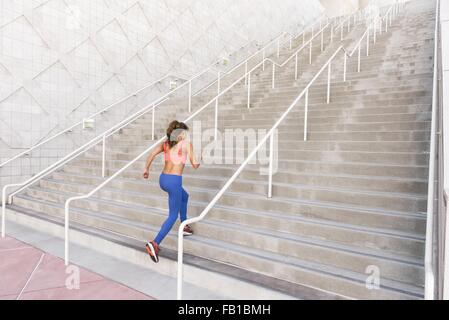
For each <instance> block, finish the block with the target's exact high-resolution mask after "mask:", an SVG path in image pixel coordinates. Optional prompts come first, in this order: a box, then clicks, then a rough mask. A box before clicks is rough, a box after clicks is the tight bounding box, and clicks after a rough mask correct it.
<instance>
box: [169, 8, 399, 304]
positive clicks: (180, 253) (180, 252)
mask: <svg viewBox="0 0 449 320" xmlns="http://www.w3.org/2000/svg"><path fill="white" fill-rule="evenodd" d="M393 6H397V4H395V5H393ZM364 36H365V35H364ZM360 43H361V42H359V44H360ZM340 52H343V53H344V56H345V57H346V56H347V52H346V50H344V47H343V46H340V47H339V48H338V49H337V50H336V51H335V53H334V54H333V55H332V56H331V57H330V58H329V60H328V61H327V62H326V63H325V64H324V65H323V66H322V67H321V69H320V70H319V71H318V72H317V74H316V75H315V76H314V77H313V79H312V80H311V81H310V82H309V84H308V85H307V86H306V87H305V88H304V90H303V91H302V92H301V93H300V94H299V96H298V97H297V98H296V99H295V100H294V101H293V103H292V104H291V105H290V106H289V107H288V109H287V110H286V111H285V112H284V113H283V115H282V116H281V117H280V118H279V120H278V121H277V122H276V123H275V124H274V126H273V127H272V128H271V129H270V131H269V132H268V133H267V134H266V135H265V136H264V137H263V138H262V139H261V141H260V142H259V143H258V145H257V146H256V147H255V148H254V149H253V150H252V152H251V153H250V154H249V155H248V157H247V158H246V160H245V161H243V163H242V164H241V165H240V167H239V168H238V169H237V170H236V172H235V173H234V174H233V175H232V176H231V178H229V179H228V181H227V182H226V184H225V185H224V186H223V187H222V188H221V189H220V191H218V193H217V194H216V195H215V197H214V198H213V199H212V200H211V201H210V202H209V204H208V205H207V206H206V208H205V209H204V210H203V211H202V212H201V214H200V215H199V216H198V217H195V218H191V219H188V220H185V221H184V222H182V223H181V224H180V226H179V228H178V279H177V298H178V300H180V299H182V282H183V251H184V250H183V249H184V248H183V239H184V237H183V230H184V227H185V226H186V225H190V224H193V223H196V222H199V221H201V220H203V219H204V218H205V217H206V215H207V214H208V213H209V212H210V210H211V209H212V208H213V207H214V206H215V204H216V203H217V202H218V200H220V199H221V197H222V196H223V194H224V193H225V192H226V191H227V190H228V188H229V187H230V186H231V185H232V184H233V183H234V181H235V180H236V179H237V178H238V176H239V175H240V174H241V172H242V171H243V170H244V169H245V167H246V166H247V165H248V163H249V162H250V161H251V160H252V158H253V157H254V156H255V155H256V154H257V152H258V151H259V150H260V149H261V148H262V147H263V146H264V145H265V144H266V142H267V141H268V139H270V142H269V144H270V147H269V148H270V153H269V169H268V170H269V174H268V197H269V198H271V197H272V179H273V178H272V176H273V174H272V173H273V159H274V151H273V150H274V133H275V131H276V129H277V128H278V127H279V125H280V124H281V123H282V122H283V121H284V119H285V118H286V117H287V116H288V115H289V113H290V111H291V110H292V109H293V108H295V107H296V104H297V103H298V102H299V101H300V100H301V99H302V98H303V97H304V98H305V115H307V105H308V96H309V89H310V87H311V86H312V85H313V84H314V82H315V81H316V80H317V79H318V77H319V76H320V75H321V74H322V73H323V71H324V70H325V69H326V68H328V70H329V73H330V70H331V69H330V65H331V63H332V61H333V60H334V59H335V57H336V56H337V55H338V53H340ZM345 65H346V59H345ZM328 79H330V77H328ZM345 81H346V80H345ZM328 93H329V90H328ZM306 117H307V116H306Z"/></svg>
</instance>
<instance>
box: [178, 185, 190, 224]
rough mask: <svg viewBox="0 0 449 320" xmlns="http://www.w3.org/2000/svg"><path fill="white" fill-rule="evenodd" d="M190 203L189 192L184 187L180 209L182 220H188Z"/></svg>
mask: <svg viewBox="0 0 449 320" xmlns="http://www.w3.org/2000/svg"><path fill="white" fill-rule="evenodd" d="M188 203H189V194H188V193H187V192H186V191H185V190H184V188H182V200H181V210H180V212H179V213H180V217H181V222H184V221H185V220H187V205H188Z"/></svg>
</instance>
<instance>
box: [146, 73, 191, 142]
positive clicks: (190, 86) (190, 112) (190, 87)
mask: <svg viewBox="0 0 449 320" xmlns="http://www.w3.org/2000/svg"><path fill="white" fill-rule="evenodd" d="M153 111H154V109H153ZM191 112H192V80H189V113H191ZM153 127H154V123H153ZM153 140H154V139H153Z"/></svg>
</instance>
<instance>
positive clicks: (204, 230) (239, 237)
mask: <svg viewBox="0 0 449 320" xmlns="http://www.w3.org/2000/svg"><path fill="white" fill-rule="evenodd" d="M21 203H22V206H26V204H24V203H23V202H21ZM109 205H112V204H111V203H110V204H109ZM44 207H45V211H46V212H48V211H51V210H52V209H53V208H51V207H50V206H48V205H46V206H44ZM60 208H61V209H62V206H61V207H60ZM61 209H60V210H59V214H60V216H62V213H63V211H62V210H61ZM41 210H42V209H41ZM101 212H102V213H104V212H105V211H104V210H102V211H101ZM55 213H56V212H55ZM56 214H57V213H56ZM140 216H142V213H140ZM151 216H152V218H149V217H150V215H148V214H147V215H146V217H145V219H143V221H141V220H140V219H138V218H137V217H136V216H134V219H133V220H132V221H133V222H137V223H144V224H150V225H152V226H154V227H155V228H157V227H158V226H159V225H161V224H162V223H163V222H164V220H165V217H166V213H165V212H163V211H156V212H154V211H153V212H152V214H151ZM114 217H116V218H119V219H127V218H129V217H128V216H126V215H120V216H114ZM195 232H196V234H197V235H198V236H200V237H205V238H211V239H214V240H219V241H223V242H226V243H228V242H231V243H234V244H239V245H247V244H248V243H254V244H253V245H252V246H254V247H255V248H256V249H259V250H264V251H270V252H273V253H282V254H283V255H285V256H291V257H295V258H299V259H303V260H307V261H312V262H318V263H326V264H331V265H334V266H336V267H339V268H343V269H348V270H352V271H357V272H360V273H363V272H364V271H365V269H366V266H367V265H373V264H375V265H379V266H382V267H385V269H386V270H387V271H386V272H385V273H384V277H386V278H391V279H392V280H398V281H402V282H408V283H416V282H418V283H420V284H421V285H422V279H416V278H415V276H416V274H421V276H422V273H423V272H422V266H420V265H419V262H418V261H417V260H414V259H410V258H406V257H398V256H397V255H386V254H385V251H384V252H380V251H376V250H371V256H366V253H365V254H364V253H362V252H361V251H360V249H358V248H357V247H354V246H350V245H347V244H346V245H344V244H340V245H336V244H335V242H328V241H325V240H322V239H309V238H304V237H301V236H299V235H298V234H292V233H285V232H280V231H277V232H272V231H270V230H268V229H265V230H260V229H259V228H257V229H256V228H255V227H254V226H248V225H245V226H244V225H237V224H235V223H232V222H224V221H215V220H208V221H207V222H204V224H198V225H197V227H196V228H195ZM347 232H351V231H348V230H347ZM230 233H232V237H229V234H230ZM173 234H174V232H173ZM385 236H386V235H385ZM386 237H388V236H386ZM397 238H398V237H397ZM393 241H394V240H393ZM405 241H407V240H405ZM329 250H332V251H333V252H334V254H330V252H328V251H329ZM330 256H332V258H330ZM407 268H410V269H411V270H410V273H409V274H407V272H406V269H407ZM382 269H383V268H382ZM421 278H422V277H421Z"/></svg>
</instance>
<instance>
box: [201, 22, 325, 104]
mask: <svg viewBox="0 0 449 320" xmlns="http://www.w3.org/2000/svg"><path fill="white" fill-rule="evenodd" d="M319 19H320V20H321V19H323V16H321V17H320V18H319ZM317 23H319V22H315V23H312V25H311V26H309V27H307V28H305V29H304V30H302V32H301V33H299V34H298V35H296V36H294V35H292V34H291V33H289V32H283V33H281V34H280V35H279V36H278V37H276V38H274V39H273V40H271V41H270V42H269V43H268V44H267V45H266V46H265V47H263V48H262V49H260V50H259V51H257V52H256V53H254V54H253V55H251V56H250V57H249V58H247V59H245V60H244V61H242V62H241V63H239V64H237V65H235V66H234V67H233V68H232V69H231V70H228V71H226V72H224V73H220V75H219V77H217V79H216V80H214V81H212V82H211V83H210V84H209V85H208V86H206V87H204V88H203V89H202V90H200V91H199V92H197V93H196V94H195V95H194V96H196V95H199V94H201V93H202V92H204V91H205V90H207V89H209V88H210V87H212V86H214V85H215V84H216V83H217V82H218V81H221V80H222V79H223V77H225V76H227V75H229V74H231V73H232V72H234V71H235V70H237V69H238V68H240V67H241V66H243V65H245V72H246V73H247V72H248V68H249V65H248V63H249V60H251V59H252V58H254V57H255V56H257V55H258V54H260V53H262V56H263V58H262V59H263V60H267V58H266V56H267V49H268V48H269V47H270V46H271V45H272V44H273V43H275V42H277V56H278V57H279V55H280V49H281V47H282V46H283V45H285V43H287V41H285V42H283V43H281V42H280V39H281V38H282V37H283V36H285V35H289V36H290V39H289V40H288V41H289V43H290V44H289V47H290V50H291V49H292V42H293V40H295V39H297V38H299V37H301V36H303V37H305V34H306V33H307V32H308V31H309V30H310V29H313V27H314V26H315V25H316V24H317ZM263 70H265V64H264V65H263ZM246 81H247V80H245V82H246Z"/></svg>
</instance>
